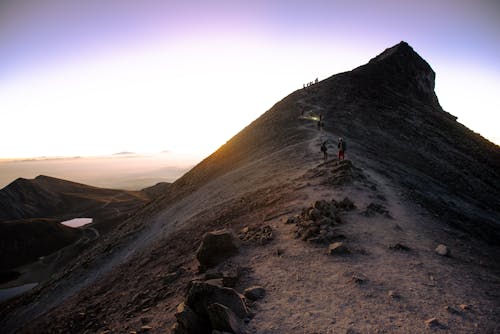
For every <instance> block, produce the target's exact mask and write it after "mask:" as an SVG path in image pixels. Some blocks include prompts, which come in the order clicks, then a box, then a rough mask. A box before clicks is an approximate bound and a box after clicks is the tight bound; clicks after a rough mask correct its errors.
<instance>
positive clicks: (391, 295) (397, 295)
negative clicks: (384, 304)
mask: <svg viewBox="0 0 500 334" xmlns="http://www.w3.org/2000/svg"><path fill="white" fill-rule="evenodd" d="M387 295H388V296H389V297H390V298H392V299H399V298H401V296H400V295H399V294H398V293H397V292H396V291H394V290H389V292H388V293H387Z"/></svg>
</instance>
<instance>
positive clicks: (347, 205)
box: [337, 197, 356, 211]
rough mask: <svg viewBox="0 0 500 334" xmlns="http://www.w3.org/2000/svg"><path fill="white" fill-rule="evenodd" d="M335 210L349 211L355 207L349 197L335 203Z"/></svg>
mask: <svg viewBox="0 0 500 334" xmlns="http://www.w3.org/2000/svg"><path fill="white" fill-rule="evenodd" d="M337 208H339V209H340V210H345V211H350V210H354V209H356V206H355V205H354V202H353V201H351V199H350V198H349V197H344V199H343V200H342V201H340V202H338V203H337Z"/></svg>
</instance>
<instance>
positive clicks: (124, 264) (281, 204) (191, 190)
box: [0, 42, 500, 334]
mask: <svg viewBox="0 0 500 334" xmlns="http://www.w3.org/2000/svg"><path fill="white" fill-rule="evenodd" d="M434 78H435V73H434V71H433V70H432V68H431V67H430V66H429V64H428V63H427V62H426V61H425V60H424V59H422V58H421V57H420V56H419V55H418V54H417V53H416V52H415V51H414V50H413V49H412V48H411V47H410V46H409V45H408V44H407V43H405V42H401V43H399V44H397V45H395V46H393V47H391V48H389V49H387V50H385V51H384V52H382V53H381V54H380V55H378V56H377V57H375V58H373V59H372V60H371V61H370V62H369V63H367V64H365V65H363V66H360V67H358V68H356V69H354V70H352V71H349V72H345V73H340V74H337V75H334V76H332V77H330V78H328V79H326V80H323V81H321V82H319V83H316V84H314V85H312V86H309V87H306V88H304V89H299V90H297V91H295V92H293V93H291V94H290V95H289V96H287V97H285V98H284V99H282V100H281V101H279V102H278V103H276V104H275V105H274V106H273V107H272V108H271V109H270V110H269V111H267V112H266V113H264V114H263V115H262V116H261V117H259V118H258V119H257V120H255V121H254V122H252V123H251V124H250V125H248V126H247V127H246V128H245V129H243V130H242V131H241V132H240V133H238V134H237V135H236V136H234V137H233V138H232V139H230V140H229V141H228V142H227V143H226V144H225V145H223V146H222V147H221V148H220V149H218V150H217V151H216V152H214V153H213V154H211V155H210V156H209V157H207V158H206V159H205V160H203V161H202V162H201V163H199V164H198V165H197V166H195V167H194V168H193V169H191V170H190V171H189V172H188V173H186V174H184V175H183V176H182V177H181V178H179V179H178V180H176V181H175V182H174V183H172V184H170V185H161V186H158V188H159V189H161V195H160V196H157V197H155V199H154V200H153V201H152V202H151V203H149V204H148V205H146V206H144V207H142V208H140V209H138V210H137V211H136V212H135V213H134V214H132V215H131V216H130V217H129V218H128V219H126V220H124V221H123V222H122V223H121V224H120V226H119V228H117V229H114V230H113V231H112V233H108V234H107V235H106V238H99V239H98V240H96V242H95V244H94V245H93V247H90V248H88V249H86V250H85V252H83V253H82V254H80V255H79V256H78V257H76V258H75V259H74V260H73V261H72V262H71V263H69V264H68V265H67V266H66V267H64V268H62V269H61V270H60V271H59V272H57V273H56V274H54V275H53V276H52V278H51V280H50V281H48V282H45V283H43V284H41V286H40V287H39V288H37V290H36V291H35V292H34V293H29V294H26V295H25V296H23V297H20V298H18V299H16V300H12V301H11V302H9V303H8V304H5V305H4V306H1V305H0V314H1V315H0V326H2V328H4V329H5V331H6V332H14V331H18V332H19V333H33V332H36V331H37V330H39V329H40V328H43V330H44V331H47V332H54V333H55V332H72V333H85V332H101V331H102V332H104V331H111V332H130V331H137V332H139V331H147V330H150V331H151V332H169V331H170V332H172V333H177V334H178V333H200V332H203V331H205V332H206V333H211V332H212V331H213V330H220V331H226V328H227V327H224V326H233V325H234V327H238V326H240V327H239V328H240V330H238V329H236V330H235V329H234V327H233V328H232V329H231V331H232V332H249V333H283V334H284V333H297V332H301V333H302V332H304V333H319V332H335V333H336V332H342V333H344V332H348V333H377V332H380V333H382V332H384V333H385V332H386V333H427V332H428V331H429V330H433V329H436V330H442V331H443V332H449V333H476V332H477V333H488V332H494V330H495V328H496V326H497V324H498V319H500V308H499V307H498V306H499V303H498V301H499V299H498V293H497V292H496V291H499V289H500V281H499V280H498V273H499V272H500V264H499V263H498V258H499V257H500V247H499V244H500V202H499V201H500V200H499V199H500V184H499V183H498V180H499V179H500V148H499V147H498V146H497V145H494V144H493V143H491V142H489V141H488V140H486V139H484V138H482V137H481V136H480V135H479V134H476V133H474V132H472V131H470V130H469V129H467V128H466V127H465V126H463V125H461V124H459V123H457V122H456V118H455V117H453V116H452V115H450V114H449V113H447V112H445V111H444V110H443V109H442V108H441V106H440V104H439V101H438V98H437V96H436V94H435V93H434ZM249 98H252V96H251V93H250V92H249ZM243 102H244V101H243ZM243 102H242V103H243ZM319 118H321V119H322V120H323V122H324V127H321V126H319V127H318V123H317V120H318V119H319ZM319 125H321V124H319ZM339 137H342V138H344V139H345V141H346V143H347V150H346V158H347V160H345V161H340V160H338V159H337V158H336V152H337V139H338V138H339ZM325 141H326V142H327V147H328V154H329V156H328V157H327V159H324V157H323V154H322V153H321V152H320V145H321V144H322V143H323V142H325ZM155 187H156V186H154V187H152V189H150V190H149V192H150V193H154V192H155V189H156V188H155ZM46 190H47V189H46ZM47 192H49V194H46V193H44V196H43V198H47V199H50V200H51V201H52V200H57V199H58V197H57V196H52V197H51V195H50V191H48V190H47ZM144 192H147V191H146V190H145V191H144ZM25 196H27V195H25ZM28 197H29V196H27V198H28ZM13 203H16V202H13ZM16 212H17V211H16ZM221 229H232V231H233V232H234V234H235V238H238V239H239V241H238V243H237V244H239V246H235V247H239V252H238V254H236V255H234V256H232V257H230V258H228V259H225V260H223V261H222V262H221V263H220V264H217V265H216V266H215V267H214V268H211V269H210V270H208V271H206V272H202V271H203V269H204V267H203V265H202V264H201V263H200V262H199V261H198V260H197V257H196V255H195V254H196V252H197V249H199V246H200V243H201V241H202V239H203V235H204V234H205V233H206V232H210V231H213V230H221ZM217 255H220V254H217ZM214 258H215V256H214ZM221 285H223V286H224V288H223V289H222V288H221V287H220V286H221ZM255 286H260V287H262V288H259V289H261V291H262V289H263V290H264V291H265V294H263V299H262V300H252V301H249V299H250V298H247V299H246V302H243V301H241V300H240V299H238V298H239V297H238V296H239V294H237V293H236V292H234V291H232V292H231V290H230V289H235V290H236V291H237V292H244V291H245V289H247V288H249V287H255ZM471 287H473V289H471ZM218 289H222V292H221V294H222V297H220V301H221V303H224V302H227V300H225V299H226V298H225V297H226V296H227V295H228V294H229V293H230V294H231V295H232V296H235V297H234V298H233V299H235V300H236V301H238V303H239V304H238V305H239V306H238V307H239V308H240V311H241V309H243V311H244V310H245V309H246V308H248V309H249V313H250V314H251V317H247V318H246V319H238V317H239V316H236V315H234V314H233V313H234V312H230V311H227V310H226V309H228V308H229V310H231V309H230V307H229V306H227V307H225V306H224V305H223V307H220V305H219V306H217V305H215V297H214V295H215V293H216V292H215V291H219V290H218ZM186 291H188V297H186ZM246 291H247V292H248V290H246ZM196 294H197V295H196ZM189 296H190V297H189ZM203 296H205V299H204V298H202V297H203ZM247 296H252V295H251V294H248V293H247ZM212 297H214V299H213V300H210V298H212ZM255 299H258V298H255ZM181 302H184V303H183V304H182V305H179V304H180V303H181ZM217 303H218V301H217ZM205 304H206V305H205ZM208 304H210V305H208ZM178 305H179V307H178ZM216 306H217V307H216ZM207 307H208V311H207V309H206V308H207ZM218 310H219V311H220V312H225V313H223V315H224V316H222V317H221V318H224V319H226V320H227V319H229V320H228V322H226V323H224V324H220V323H216V322H215V321H214V322H211V321H208V320H207V317H210V316H212V317H213V316H214V314H213V313H211V312H215V313H216V315H217V314H219V313H220V312H219V311H218ZM176 312H179V313H178V314H176ZM217 312H219V313H217ZM208 313H210V314H208ZM241 313H246V312H241ZM221 314H222V313H221ZM210 320H213V318H211V319H210ZM243 320H245V321H243ZM200 323H201V324H203V325H204V326H201V329H200V326H198V327H197V325H199V324H200ZM146 326H147V327H146ZM186 327H188V328H189V327H191V330H188V329H186ZM198 329H200V330H198Z"/></svg>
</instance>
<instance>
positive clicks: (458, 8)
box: [0, 0, 500, 158]
mask: <svg viewBox="0 0 500 334" xmlns="http://www.w3.org/2000/svg"><path fill="white" fill-rule="evenodd" d="M401 40H404V41H406V42H408V43H409V44H410V45H411V46H412V47H413V48H414V50H415V51H416V52H418V53H419V54H420V55H421V56H422V57H423V58H424V59H426V60H427V61H428V62H429V63H430V65H431V66H432V68H433V69H434V71H435V72H436V93H437V95H438V98H439V100H440V103H441V105H442V107H443V108H444V109H445V110H446V111H448V112H450V113H451V114H453V115H455V116H457V117H458V120H459V121H460V122H461V123H463V124H465V125H466V126H468V127H469V128H471V129H472V130H474V131H476V132H479V133H481V134H482V135H483V136H484V137H486V138H488V139H490V140H492V141H494V142H496V143H497V144H498V143H500V130H499V129H500V127H499V125H498V124H499V123H500V122H499V121H500V116H499V115H500V113H499V112H500V2H499V1H498V0H470V1H465V0H433V1H427V0H424V1H414V0H413V1H401V0H399V1H396V0H393V1H368V0H346V1H334V0H330V1H326V0H311V1H304V0H302V1H294V0H286V1H285V0H283V1H281V0H280V1H272V0H268V1H264V0H254V1H237V0H233V1H192V0H186V1H182V2H181V1H169V0H137V1H133V0H108V1H105V0H71V1H69V0H3V1H1V2H0V113H1V114H0V115H1V118H0V119H1V122H0V158H16V157H37V156H76V155H79V156H85V155H99V154H112V153H116V152H120V151H132V152H140V153H155V152H161V151H164V150H169V151H173V152H184V153H189V154H196V155H199V156H200V158H202V157H204V156H206V155H208V154H210V153H211V152H213V151H214V150H216V149H217V148H218V147H219V146H220V145H222V144H223V143H224V142H226V141H227V140H228V139H230V137H231V136H233V135H234V134H236V133H237V132H239V131H240V130H241V129H242V128H243V127H244V126H246V125H248V124H249V123H250V122H251V121H253V120H254V119H256V118H257V117H258V116H260V115H261V114H262V113H264V112H265V111H267V110H268V109H269V108H271V107H272V105H273V104H274V103H276V102H278V101H279V100H280V99H282V98H283V97H285V96H286V95H288V94H289V93H291V92H292V91H294V90H296V89H298V88H301V87H302V85H303V83H306V82H308V81H312V80H314V79H315V78H316V77H318V78H319V79H320V80H321V79H325V78H327V77H329V76H331V75H333V74H336V73H339V72H343V71H348V70H351V69H353V68H355V67H357V66H360V65H362V64H365V63H366V62H368V61H369V60H370V59H371V58H373V57H375V56H376V55H377V54H379V53H380V52H382V51H383V50H384V49H385V48H387V47H390V46H393V45H394V44H397V43H399V42H400V41H401Z"/></svg>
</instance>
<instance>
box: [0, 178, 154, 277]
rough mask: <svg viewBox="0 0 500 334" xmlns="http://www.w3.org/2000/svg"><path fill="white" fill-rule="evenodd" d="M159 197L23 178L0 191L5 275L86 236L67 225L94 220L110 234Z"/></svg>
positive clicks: (1, 267) (1, 261)
mask: <svg viewBox="0 0 500 334" xmlns="http://www.w3.org/2000/svg"><path fill="white" fill-rule="evenodd" d="M159 192H161V189H159V188H157V190H156V191H155V192H150V193H147V192H142V191H124V190H114V189H103V188H97V187H92V186H88V185H84V184H80V183H75V182H71V181H66V180H61V179H57V178H53V177H49V176H44V175H40V176H38V177H36V178H35V179H32V180H28V179H22V178H19V179H17V180H15V181H14V182H12V183H11V184H9V185H8V186H6V187H5V188H3V189H1V190H0V234H1V237H0V249H1V250H2V252H1V256H0V271H2V270H6V269H10V268H13V267H16V266H19V265H23V264H26V263H29V262H31V261H34V260H36V259H37V258H38V257H40V256H42V255H47V254H49V253H51V252H54V251H56V250H58V249H60V248H62V247H64V246H66V245H68V244H70V243H72V242H74V241H76V239H78V238H79V237H81V235H82V233H81V231H80V230H78V229H74V228H70V227H67V226H64V225H61V224H60V222H61V221H64V220H69V219H73V218H83V217H88V218H93V223H94V224H93V226H94V227H95V228H97V229H98V230H99V231H100V232H101V233H106V232H108V231H110V230H112V229H113V228H114V226H116V225H117V224H119V223H121V222H123V221H124V220H125V219H127V218H128V217H129V216H130V215H131V214H132V213H134V212H135V211H136V210H138V209H139V208H141V207H143V206H144V205H146V203H148V202H149V201H150V200H151V198H153V193H156V194H158V193H159Z"/></svg>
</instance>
